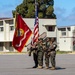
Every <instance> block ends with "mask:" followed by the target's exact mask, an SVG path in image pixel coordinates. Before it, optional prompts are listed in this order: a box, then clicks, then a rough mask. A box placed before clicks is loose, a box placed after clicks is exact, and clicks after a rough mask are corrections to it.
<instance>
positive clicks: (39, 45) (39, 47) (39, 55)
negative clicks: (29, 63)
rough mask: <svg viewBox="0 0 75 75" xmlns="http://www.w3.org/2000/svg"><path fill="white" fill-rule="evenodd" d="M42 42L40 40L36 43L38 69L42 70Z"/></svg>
mask: <svg viewBox="0 0 75 75" xmlns="http://www.w3.org/2000/svg"><path fill="white" fill-rule="evenodd" d="M42 42H43V40H42V39H40V40H39V43H38V52H37V54H38V68H43V55H44V51H43V46H42Z"/></svg>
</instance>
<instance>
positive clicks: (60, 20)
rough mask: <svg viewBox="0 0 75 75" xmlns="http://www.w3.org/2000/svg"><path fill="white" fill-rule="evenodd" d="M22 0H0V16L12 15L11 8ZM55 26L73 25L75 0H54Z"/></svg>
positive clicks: (74, 20) (74, 21)
mask: <svg viewBox="0 0 75 75" xmlns="http://www.w3.org/2000/svg"><path fill="white" fill-rule="evenodd" d="M22 2H23V0H0V18H3V17H8V18H9V17H12V10H15V8H16V6H17V5H19V4H21V3H22ZM54 13H55V14H56V16H57V19H56V22H57V26H58V27H59V26H70V25H75V0H54Z"/></svg>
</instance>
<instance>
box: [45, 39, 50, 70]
mask: <svg viewBox="0 0 75 75" xmlns="http://www.w3.org/2000/svg"><path fill="white" fill-rule="evenodd" d="M49 46H50V39H49V38H47V40H46V41H45V49H44V54H45V65H46V69H48V68H49V57H48V48H49Z"/></svg>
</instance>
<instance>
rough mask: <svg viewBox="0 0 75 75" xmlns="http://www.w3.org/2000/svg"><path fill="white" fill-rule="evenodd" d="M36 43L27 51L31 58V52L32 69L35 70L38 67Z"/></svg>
mask: <svg viewBox="0 0 75 75" xmlns="http://www.w3.org/2000/svg"><path fill="white" fill-rule="evenodd" d="M37 43H38V42H36V43H34V44H33V45H32V46H31V48H30V50H29V56H31V53H32V52H33V60H34V63H35V65H34V66H33V68H37V67H38V55H37Z"/></svg>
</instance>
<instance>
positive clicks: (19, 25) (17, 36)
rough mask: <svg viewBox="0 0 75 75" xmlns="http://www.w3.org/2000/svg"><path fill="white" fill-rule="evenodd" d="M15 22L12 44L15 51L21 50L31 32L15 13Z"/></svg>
mask: <svg viewBox="0 0 75 75" xmlns="http://www.w3.org/2000/svg"><path fill="white" fill-rule="evenodd" d="M15 24H16V25H15V32H14V37H13V42H12V45H13V47H14V48H15V49H16V50H17V51H19V52H21V51H22V49H23V48H24V46H25V45H26V43H27V41H28V39H29V37H30V35H31V34H32V31H31V30H30V28H29V27H28V26H27V24H26V23H25V22H24V20H23V19H22V17H21V16H20V15H19V14H17V15H16V20H15Z"/></svg>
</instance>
